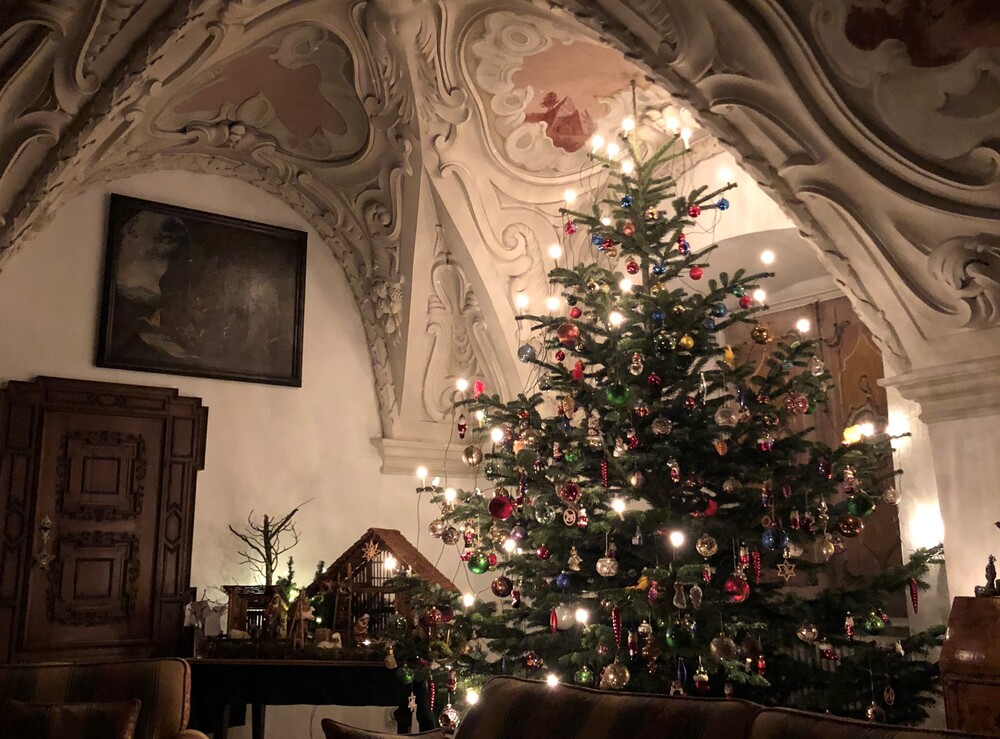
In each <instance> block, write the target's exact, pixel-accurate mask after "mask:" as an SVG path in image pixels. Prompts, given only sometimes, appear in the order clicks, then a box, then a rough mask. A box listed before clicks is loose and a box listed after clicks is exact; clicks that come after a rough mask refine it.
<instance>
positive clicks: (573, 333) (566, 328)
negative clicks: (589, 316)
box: [556, 323, 580, 346]
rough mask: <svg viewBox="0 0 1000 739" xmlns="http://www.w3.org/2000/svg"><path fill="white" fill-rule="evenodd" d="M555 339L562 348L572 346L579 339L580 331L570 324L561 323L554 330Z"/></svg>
mask: <svg viewBox="0 0 1000 739" xmlns="http://www.w3.org/2000/svg"><path fill="white" fill-rule="evenodd" d="M556 338H557V339H558V340H559V343H560V344H562V345H563V346H573V345H574V344H575V343H576V341H577V339H579V338H580V329H579V328H578V327H577V326H575V325H574V324H572V323H563V324H560V325H559V328H557V329H556Z"/></svg>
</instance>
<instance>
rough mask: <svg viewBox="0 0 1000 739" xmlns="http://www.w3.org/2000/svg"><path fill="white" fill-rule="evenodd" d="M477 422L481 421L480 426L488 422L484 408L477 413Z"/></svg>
mask: <svg viewBox="0 0 1000 739" xmlns="http://www.w3.org/2000/svg"><path fill="white" fill-rule="evenodd" d="M476 420H477V421H479V425H482V423H483V421H485V420H486V411H484V410H483V409H482V408H480V409H479V410H478V411H476Z"/></svg>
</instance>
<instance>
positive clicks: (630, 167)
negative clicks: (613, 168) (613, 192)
mask: <svg viewBox="0 0 1000 739" xmlns="http://www.w3.org/2000/svg"><path fill="white" fill-rule="evenodd" d="M633 172H635V162H633V161H632V160H631V159H626V160H625V161H623V162H622V174H632V173H633Z"/></svg>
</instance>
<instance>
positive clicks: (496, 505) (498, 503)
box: [486, 495, 514, 521]
mask: <svg viewBox="0 0 1000 739" xmlns="http://www.w3.org/2000/svg"><path fill="white" fill-rule="evenodd" d="M486 507H487V510H489V512H490V515H491V516H493V518H495V519H496V520H498V521H506V520H507V519H508V518H510V517H511V514H513V513H514V504H513V503H511V502H510V498H508V497H507V496H506V495H494V496H493V497H492V498H490V502H489V503H488V504H487V506H486Z"/></svg>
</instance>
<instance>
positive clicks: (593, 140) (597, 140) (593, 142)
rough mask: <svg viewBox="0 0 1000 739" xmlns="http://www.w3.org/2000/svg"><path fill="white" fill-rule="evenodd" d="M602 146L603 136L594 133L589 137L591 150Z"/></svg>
mask: <svg viewBox="0 0 1000 739" xmlns="http://www.w3.org/2000/svg"><path fill="white" fill-rule="evenodd" d="M602 146H604V137H603V136H601V134H599V133H595V134H594V135H593V136H591V137H590V148H591V149H592V150H593V151H597V150H598V149H600V148H601V147H602Z"/></svg>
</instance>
